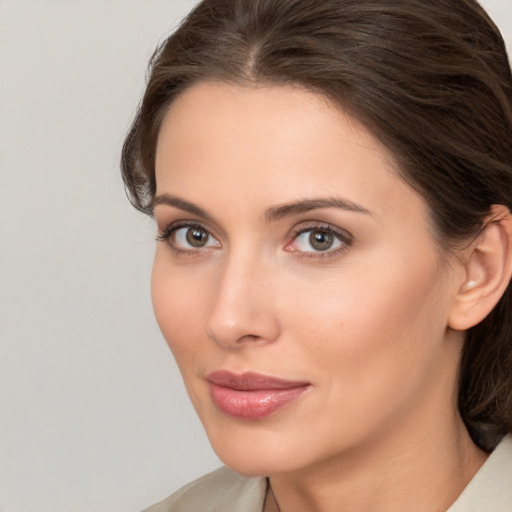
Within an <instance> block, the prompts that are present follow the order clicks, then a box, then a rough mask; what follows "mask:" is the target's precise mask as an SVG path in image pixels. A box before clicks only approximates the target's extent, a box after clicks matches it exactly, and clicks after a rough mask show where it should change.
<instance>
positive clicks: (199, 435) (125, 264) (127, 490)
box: [0, 0, 512, 512]
mask: <svg viewBox="0 0 512 512" xmlns="http://www.w3.org/2000/svg"><path fill="white" fill-rule="evenodd" d="M193 4H194V2H193V1H192V0H165V1H164V0H101V1H100V0H96V1H91V0H87V1H85V0H83V1H80V0H61V1H59V0H46V1H45V0H39V1H38V0H32V1H30V0H0V192H1V200H0V511H2V512H33V511H36V510H37V511H38V512H69V511H73V512H121V511H122V512H136V511H139V510H141V509H142V508H143V507H145V506H148V505H149V504H151V503H153V502H155V501H157V500H159V499H161V498H163V497H165V496H166V495H167V494H169V493H170V492H171V491H173V490H174V489H176V488H177V487H179V486H180V485H182V484H184V483H185V482H187V481H189V480H191V479H193V478H195V477H197V476H199V475H201V474H202V473H204V472H206V471H209V470H211V469H213V468H214V467H216V466H218V465H219V461H218V460H217V458H216V457H215V455H214V454H213V452H212V450H211V449H210V447H209V445H208V442H207V439H206V436H205V435H204V433H203V430H202V427H201V425H200V424H199V422H198V420H197V419H196V417H195V414H194V412H193V410H192V407H191V406H190V404H189V402H188V399H187V397H186V396H185V392H184V390H183V386H182V384H181V379H180V377H179V374H178V371H177V369H176V366H175V364H174V362H173V360H172V357H171V355H170V353H169V351H168V349H167V346H166V344H165V342H164V341H163V340H162V338H161V335H160V333H159V331H158V328H157V326H156V323H155V321H154V319H153V314H152V310H151V302H150V293H149V276H150V271H151V259H152V252H153V249H154V244H155V242H154V236H155V229H154V226H153V223H152V221H151V220H150V219H148V218H145V217H144V216H142V215H141V214H139V213H137V212H135V210H133V209H132V208H131V206H130V205H129V204H128V201H127V200H126V198H125V195H124V192H123V186H122V181H121V178H120V176H119V169H118V167H119V165H118V161H119V153H120V147H121V144H122V140H123V136H124V134H125V132H126V129H127V127H128V123H129V121H130V119H131V117H132V115H133V113H134V110H135V107H136V105H137V103H138V100H139V98H140V94H141V92H142V88H143V84H144V73H145V68H146V63H147V61H148V59H149V57H150V55H151V53H152V51H153V49H154V47H155V45H156V44H157V42H158V41H159V39H160V38H161V37H163V36H164V35H165V34H167V33H168V32H169V30H170V29H171V28H172V27H174V26H175V25H176V23H177V21H178V20H179V19H180V18H181V16H182V15H183V14H184V13H185V12H186V11H187V10H188V9H190V8H191V7H192V5H193ZM483 4H484V6H486V7H488V9H489V11H490V13H491V15H492V16H493V17H494V18H495V20H496V21H497V23H498V24H499V25H500V26H501V28H502V30H503V31H504V34H505V37H506V40H507V42H508V45H509V48H510V47H512V0H486V1H484V2H483Z"/></svg>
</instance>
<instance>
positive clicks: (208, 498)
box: [144, 467, 267, 512]
mask: <svg viewBox="0 0 512 512" xmlns="http://www.w3.org/2000/svg"><path fill="white" fill-rule="evenodd" d="M266 487H267V483H266V479H265V478H263V477H262V478H247V477H244V476H241V475H239V474H238V473H235V472H234V471H232V470H230V469H228V468H226V467H223V468H220V469H217V470H216V471H212V472H211V473H208V474H207V475H204V476H202V477H201V478H198V479H197V480H194V481H193V482H191V483H189V484H187V485H185V486H184V487H182V488H181V489H179V490H178V491H176V492H175V493H173V494H171V496H169V497H168V498H166V499H165V500H163V501H161V502H160V503H156V504H155V505H153V506H152V507H149V508H148V509H146V510H144V512H185V511H187V512H190V511H194V512H230V511H233V512H235V511H240V510H244V512H261V510H262V508H263V502H264V499H265V492H266Z"/></svg>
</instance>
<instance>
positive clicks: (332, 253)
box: [285, 222, 354, 259]
mask: <svg viewBox="0 0 512 512" xmlns="http://www.w3.org/2000/svg"><path fill="white" fill-rule="evenodd" d="M313 231H321V232H323V233H327V234H329V235H332V236H333V237H334V238H335V239H336V240H338V241H339V242H340V243H341V245H340V247H338V248H336V249H332V250H331V249H327V250H325V251H299V250H290V251H289V252H298V253H299V254H297V257H299V258H304V259H325V258H335V257H336V256H339V255H340V254H342V253H343V252H345V251H347V250H348V249H349V248H350V247H351V246H352V245H353V243H354V238H353V236H352V235H351V234H350V233H348V232H347V231H345V230H342V229H340V228H337V227H335V226H332V225H331V224H327V223H319V222H316V223H312V224H309V225H307V226H304V227H301V228H299V229H297V230H295V231H293V232H292V233H291V241H290V242H289V243H287V244H286V247H289V246H290V245H291V244H293V243H294V242H296V241H297V240H298V238H299V237H300V236H301V235H303V234H304V233H308V232H313ZM285 250H286V249H285Z"/></svg>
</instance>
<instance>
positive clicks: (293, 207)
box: [151, 194, 373, 222]
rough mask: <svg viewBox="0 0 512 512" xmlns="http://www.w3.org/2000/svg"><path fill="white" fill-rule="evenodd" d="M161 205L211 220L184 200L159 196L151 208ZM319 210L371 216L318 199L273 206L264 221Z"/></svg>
mask: <svg viewBox="0 0 512 512" xmlns="http://www.w3.org/2000/svg"><path fill="white" fill-rule="evenodd" d="M161 204H162V205H166V206H172V207H174V208H178V209H179V210H183V211H185V212H188V213H191V214H193V215H197V216H198V217H203V218H204V219H207V220H212V216H211V215H210V214H209V213H208V212H207V211H206V210H203V208H201V207H199V206H197V205H195V204H194V203H191V202H190V201H186V200H185V199H181V198H180V197H177V196H173V195H170V194H160V195H158V196H156V197H155V198H154V199H153V202H152V205H151V206H152V208H154V207H155V206H158V205H161ZM320 208H340V209H342V210H347V211H350V212H356V213H364V214H367V215H373V214H372V212H370V210H367V209H366V208H364V207H363V206H361V205H359V204H357V203H353V202H352V201H347V200H346V199H341V198H338V197H325V198H324V197H320V198H314V199H303V200H299V201H294V202H292V203H286V204H282V205H279V206H273V207H272V208H269V209H268V210H267V211H266V212H265V214H264V219H265V222H275V221H277V220H279V219H282V218H283V217H288V216H290V215H297V214H299V213H305V212H309V211H312V210H318V209H320Z"/></svg>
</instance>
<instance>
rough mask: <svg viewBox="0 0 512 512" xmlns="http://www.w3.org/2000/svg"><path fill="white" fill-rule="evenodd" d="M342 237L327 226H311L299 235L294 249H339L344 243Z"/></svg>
mask: <svg viewBox="0 0 512 512" xmlns="http://www.w3.org/2000/svg"><path fill="white" fill-rule="evenodd" d="M343 243H344V241H343V240H342V237H341V236H340V235H339V234H338V233H335V232H334V231H332V230H330V229H326V228H311V229H308V230H304V231H302V232H301V233H299V234H298V235H297V237H296V238H295V240H294V242H293V245H294V250H296V251H301V252H325V251H332V250H335V249H338V248H339V247H341V246H342V245H343Z"/></svg>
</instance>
